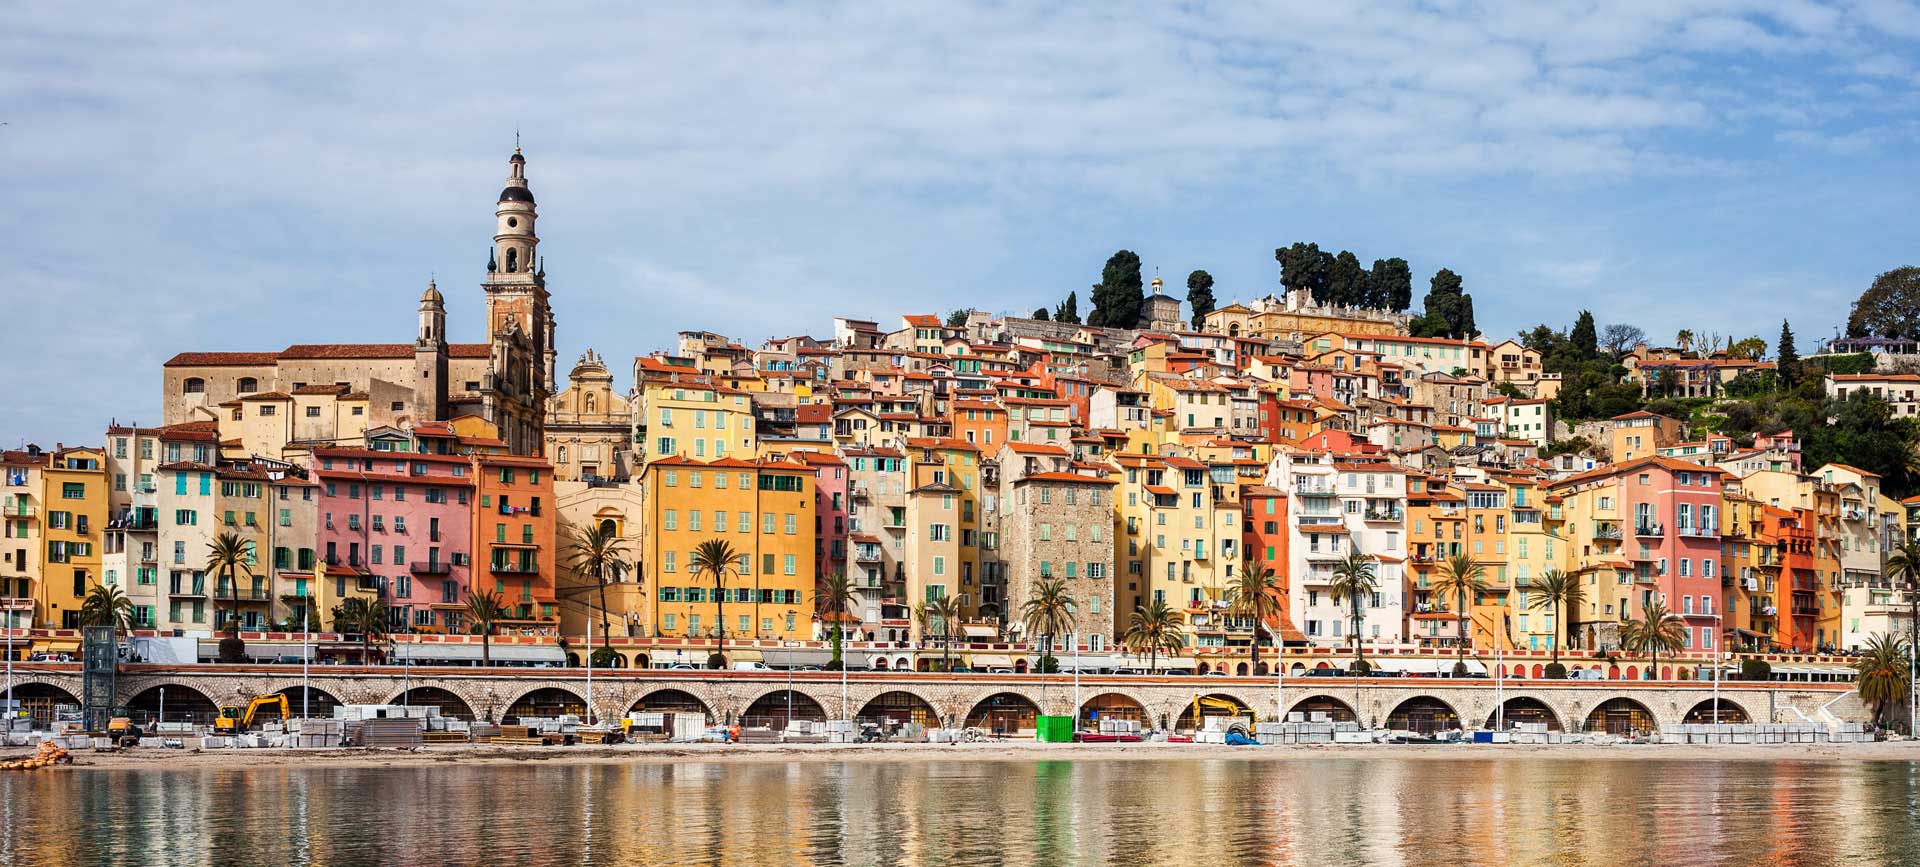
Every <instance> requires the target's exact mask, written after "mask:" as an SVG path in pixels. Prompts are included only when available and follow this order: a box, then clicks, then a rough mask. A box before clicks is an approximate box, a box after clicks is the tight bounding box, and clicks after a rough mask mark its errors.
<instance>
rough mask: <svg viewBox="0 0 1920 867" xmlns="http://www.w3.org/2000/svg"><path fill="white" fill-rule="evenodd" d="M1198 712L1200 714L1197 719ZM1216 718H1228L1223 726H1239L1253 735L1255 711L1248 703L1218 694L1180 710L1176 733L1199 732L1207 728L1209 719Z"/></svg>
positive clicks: (1174, 724)
mask: <svg viewBox="0 0 1920 867" xmlns="http://www.w3.org/2000/svg"><path fill="white" fill-rule="evenodd" d="M1196 712H1198V714H1199V716H1198V717H1197V718H1196V717H1195V713H1196ZM1214 717H1221V718H1226V719H1227V720H1228V722H1223V723H1222V724H1221V725H1223V726H1226V727H1229V728H1230V727H1233V726H1236V725H1237V726H1239V727H1242V728H1245V729H1246V730H1247V733H1248V734H1252V733H1253V722H1254V719H1253V717H1254V714H1253V709H1252V708H1250V707H1247V703H1246V702H1243V701H1241V700H1239V699H1237V698H1234V697H1233V696H1230V695H1225V694H1222V693H1217V692H1216V693H1210V694H1207V695H1203V696H1200V697H1198V698H1195V699H1193V700H1191V701H1188V702H1187V704H1186V706H1185V707H1183V708H1182V709H1181V710H1180V718H1179V719H1176V720H1174V722H1173V728H1174V730H1175V731H1189V732H1192V731H1199V730H1201V729H1204V728H1206V725H1207V720H1208V719H1210V718H1214Z"/></svg>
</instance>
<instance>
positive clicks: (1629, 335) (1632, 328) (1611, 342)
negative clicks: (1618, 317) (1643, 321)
mask: <svg viewBox="0 0 1920 867" xmlns="http://www.w3.org/2000/svg"><path fill="white" fill-rule="evenodd" d="M1646 339H1647V333H1646V332H1645V331H1641V330H1640V327H1639V326H1637V325H1628V324H1627V323H1625V322H1615V323H1614V324H1612V325H1609V326H1607V328H1606V330H1605V331H1602V332H1600V345H1601V346H1604V347H1606V349H1607V351H1608V352H1611V353H1613V356H1614V357H1615V358H1618V357H1620V356H1622V355H1626V354H1627V353H1629V352H1632V351H1633V347H1634V346H1635V345H1636V344H1639V343H1641V342H1643V341H1645V340H1646Z"/></svg>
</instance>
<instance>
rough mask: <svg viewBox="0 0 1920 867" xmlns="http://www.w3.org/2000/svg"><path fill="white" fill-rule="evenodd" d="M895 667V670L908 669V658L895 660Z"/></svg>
mask: <svg viewBox="0 0 1920 867" xmlns="http://www.w3.org/2000/svg"><path fill="white" fill-rule="evenodd" d="M893 667H894V668H895V669H896V670H897V669H902V668H906V667H907V658H906V657H904V656H902V657H900V658H898V659H895V660H894V661H893Z"/></svg>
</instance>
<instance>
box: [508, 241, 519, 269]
mask: <svg viewBox="0 0 1920 867" xmlns="http://www.w3.org/2000/svg"><path fill="white" fill-rule="evenodd" d="M518 270H520V250H519V249H518V248H515V247H508V248H507V273H508V274H512V273H514V272H515V271H518Z"/></svg>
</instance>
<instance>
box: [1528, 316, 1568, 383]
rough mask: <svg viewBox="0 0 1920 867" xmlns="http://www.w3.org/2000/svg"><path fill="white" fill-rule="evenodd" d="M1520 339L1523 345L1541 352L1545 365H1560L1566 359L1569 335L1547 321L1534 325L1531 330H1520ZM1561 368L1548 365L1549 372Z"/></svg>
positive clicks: (1541, 359)
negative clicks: (1556, 329) (1557, 329)
mask: <svg viewBox="0 0 1920 867" xmlns="http://www.w3.org/2000/svg"><path fill="white" fill-rule="evenodd" d="M1519 340H1520V345H1521V346H1524V347H1526V348H1528V349H1531V350H1534V351H1536V352H1538V353H1540V361H1541V363H1542V364H1543V365H1559V364H1562V363H1563V362H1564V361H1565V358H1564V356H1565V355H1566V349H1567V336H1566V335H1565V334H1561V333H1560V332H1558V331H1555V330H1554V328H1553V326H1551V325H1548V324H1546V323H1545V322H1542V323H1540V324H1539V325H1535V326H1533V328H1532V329H1531V330H1528V331H1522V332H1520V335H1519ZM1559 370H1560V368H1559V367H1556V366H1549V367H1547V371H1548V372H1559Z"/></svg>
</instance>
